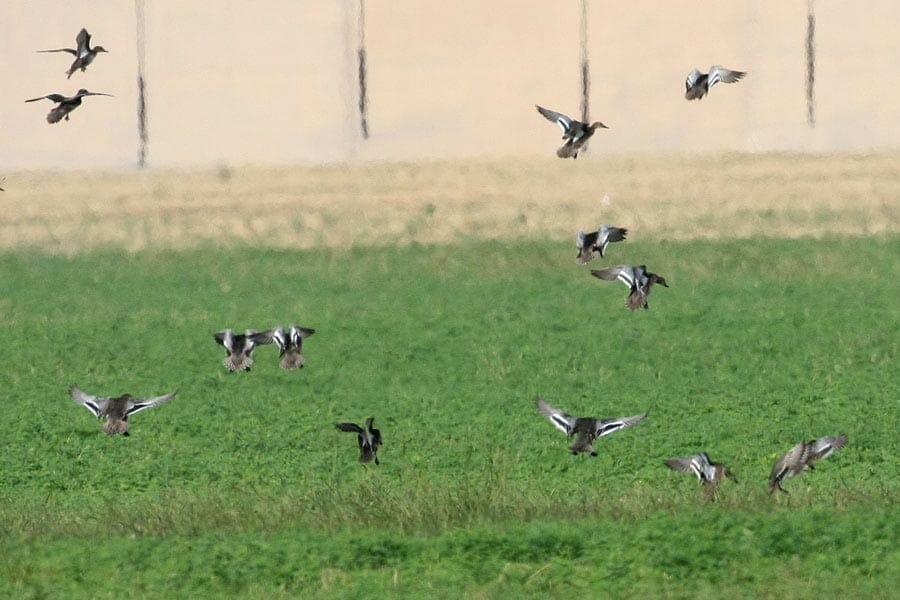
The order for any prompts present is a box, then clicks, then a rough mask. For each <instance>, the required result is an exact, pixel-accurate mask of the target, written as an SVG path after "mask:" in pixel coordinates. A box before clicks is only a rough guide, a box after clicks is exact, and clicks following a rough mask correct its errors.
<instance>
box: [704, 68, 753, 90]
mask: <svg viewBox="0 0 900 600" xmlns="http://www.w3.org/2000/svg"><path fill="white" fill-rule="evenodd" d="M746 74H747V73H746V72H744V71H732V70H731V69H726V68H725V67H719V66H712V67H710V68H709V81H708V83H707V84H706V85H707V87H712V86H714V85H715V84H717V83H719V82H720V81H721V82H722V83H734V82H735V81H738V80H740V79H741V78H743V77H744V75H746Z"/></svg>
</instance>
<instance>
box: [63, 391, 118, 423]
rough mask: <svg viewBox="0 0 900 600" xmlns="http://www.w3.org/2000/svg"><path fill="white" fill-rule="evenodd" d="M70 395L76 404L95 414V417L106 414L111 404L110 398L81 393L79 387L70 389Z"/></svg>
mask: <svg viewBox="0 0 900 600" xmlns="http://www.w3.org/2000/svg"><path fill="white" fill-rule="evenodd" d="M69 395H70V396H72V400H74V401H75V402H76V403H78V404H80V405H81V406H83V407H85V408H86V409H88V410H89V411H91V412H92V413H94V416H95V417H99V416H101V415H102V414H103V413H104V412H106V405H107V404H109V398H101V397H99V396H91V395H90V394H86V393H84V392H83V391H81V390H80V389H79V388H78V386H75V385H73V386H72V387H71V388H70V389H69Z"/></svg>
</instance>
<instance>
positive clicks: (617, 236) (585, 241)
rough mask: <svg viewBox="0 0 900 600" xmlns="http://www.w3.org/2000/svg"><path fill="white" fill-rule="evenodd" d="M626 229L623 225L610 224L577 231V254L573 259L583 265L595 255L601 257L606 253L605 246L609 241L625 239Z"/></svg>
mask: <svg viewBox="0 0 900 600" xmlns="http://www.w3.org/2000/svg"><path fill="white" fill-rule="evenodd" d="M627 233H628V230H627V229H625V228H623V227H613V226H612V225H601V226H600V227H598V228H597V231H591V232H589V233H585V232H583V231H579V232H578V237H577V238H576V240H575V244H576V246H577V247H578V255H577V256H576V257H575V259H576V260H577V261H578V264H579V265H585V264H587V263H589V262H591V261H592V260H594V258H595V257H596V256H599V257H600V258H603V257H604V256H605V255H606V247H607V246H609V244H610V242H621V241H622V240H624V239H625V234H627Z"/></svg>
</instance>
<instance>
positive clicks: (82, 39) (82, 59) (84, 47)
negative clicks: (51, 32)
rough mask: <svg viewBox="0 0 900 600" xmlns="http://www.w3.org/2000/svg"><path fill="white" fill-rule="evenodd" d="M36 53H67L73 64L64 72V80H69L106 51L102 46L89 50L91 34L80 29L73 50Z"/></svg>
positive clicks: (64, 49)
mask: <svg viewBox="0 0 900 600" xmlns="http://www.w3.org/2000/svg"><path fill="white" fill-rule="evenodd" d="M38 52H68V53H69V54H71V55H72V56H74V57H75V62H73V63H72V66H71V67H69V70H68V71H66V79H69V78H70V77H72V73H74V72H75V71H77V70H78V69H81V71H82V73H83V72H84V70H85V69H87V66H88V65H89V64H91V63H92V62H94V59H95V58H97V54H98V53H100V52H107V50H106V49H105V48H104V47H103V46H94V47H93V48H91V34H89V33H88V32H87V29H82V30H81V31H79V32H78V35H77V36H76V37H75V48H74V49H72V48H58V49H56V50H38Z"/></svg>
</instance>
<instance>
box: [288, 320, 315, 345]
mask: <svg viewBox="0 0 900 600" xmlns="http://www.w3.org/2000/svg"><path fill="white" fill-rule="evenodd" d="M315 332H316V330H315V329H311V328H309V327H298V326H297V325H291V343H292V344H293V345H295V346H298V347H299V346H300V343H301V342H300V340H302V339H304V338H308V337H309V336H311V335H312V334H314V333H315Z"/></svg>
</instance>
